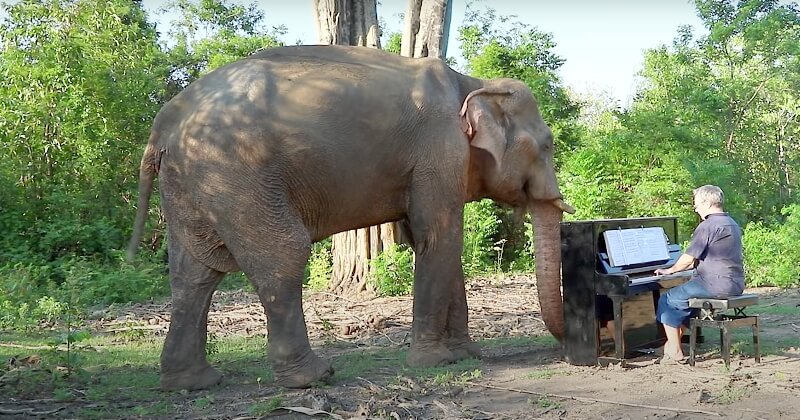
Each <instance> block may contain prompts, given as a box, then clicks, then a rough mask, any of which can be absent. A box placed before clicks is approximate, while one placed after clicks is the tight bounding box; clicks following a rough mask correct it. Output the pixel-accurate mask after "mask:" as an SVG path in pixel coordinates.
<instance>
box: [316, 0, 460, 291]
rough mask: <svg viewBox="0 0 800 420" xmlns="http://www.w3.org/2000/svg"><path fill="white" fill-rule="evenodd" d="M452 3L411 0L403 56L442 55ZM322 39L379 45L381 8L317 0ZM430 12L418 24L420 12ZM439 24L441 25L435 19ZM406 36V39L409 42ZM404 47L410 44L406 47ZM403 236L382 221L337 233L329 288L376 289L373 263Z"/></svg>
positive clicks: (357, 0) (367, 0) (369, 2)
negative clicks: (415, 50) (412, 47)
mask: <svg viewBox="0 0 800 420" xmlns="http://www.w3.org/2000/svg"><path fill="white" fill-rule="evenodd" d="M448 4H449V1H447V0H444V1H442V0H436V1H433V0H425V1H424V2H423V1H421V0H410V1H409V12H408V14H407V17H406V20H407V23H406V28H407V32H406V34H404V36H403V40H404V41H403V42H404V43H406V42H407V43H408V45H415V46H416V47H415V48H416V49H417V50H418V52H417V53H416V54H415V55H412V54H411V52H412V51H413V50H411V49H408V50H409V51H408V52H406V53H405V54H404V55H407V56H409V57H410V56H414V57H426V56H428V54H429V53H432V52H434V53H436V56H440V57H443V56H444V53H445V51H446V43H447V32H445V31H446V29H447V22H448V21H449V9H450V7H449V6H448ZM314 10H315V13H316V20H317V28H318V36H319V41H320V42H321V43H325V44H342V45H360V46H367V47H372V48H380V42H379V36H380V33H379V29H378V18H377V8H376V3H375V1H374V0H315V2H314ZM421 13H427V14H423V15H422V16H429V17H430V19H426V20H424V21H422V24H421V23H420V16H421ZM437 22H438V23H437ZM407 39H408V40H407ZM401 48H406V47H402V46H401ZM398 240H399V229H398V228H397V226H396V224H395V223H384V224H382V225H380V226H371V227H368V228H363V229H356V230H352V231H348V232H342V233H338V234H335V235H333V237H332V249H331V252H332V254H333V269H332V273H331V283H330V289H331V290H332V291H334V292H336V293H344V294H352V293H359V292H363V291H369V292H373V287H372V286H371V285H370V284H369V282H368V279H369V275H370V261H371V260H373V259H375V258H377V257H378V255H380V253H381V252H383V251H384V250H387V249H389V248H390V247H391V246H392V245H394V244H396V243H397V242H398Z"/></svg>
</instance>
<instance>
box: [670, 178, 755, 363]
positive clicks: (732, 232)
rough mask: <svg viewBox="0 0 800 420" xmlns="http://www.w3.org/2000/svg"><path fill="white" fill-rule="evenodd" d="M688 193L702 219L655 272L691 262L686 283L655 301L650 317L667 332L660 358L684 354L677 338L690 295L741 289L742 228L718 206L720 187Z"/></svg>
mask: <svg viewBox="0 0 800 420" xmlns="http://www.w3.org/2000/svg"><path fill="white" fill-rule="evenodd" d="M693 198H694V210H695V212H697V214H699V215H700V219H702V222H700V224H699V225H698V226H697V228H696V229H695V231H694V233H693V234H692V241H691V242H690V243H689V247H688V248H686V251H685V252H684V253H683V254H681V256H680V257H679V258H678V260H677V261H676V262H675V264H674V265H673V266H672V267H669V268H662V269H658V270H656V271H655V273H656V274H672V273H676V272H678V271H684V270H689V269H692V268H695V267H696V271H695V272H694V273H693V274H692V278H691V279H690V280H689V281H688V282H686V283H684V284H682V285H680V286H678V287H675V288H672V289H670V290H669V291H668V292H667V293H665V294H664V295H662V296H661V298H660V299H659V301H658V309H657V311H656V320H657V321H658V322H660V323H661V324H663V325H664V332H665V333H666V336H667V342H666V344H665V345H664V358H663V359H662V362H668V361H682V360H683V358H684V355H683V349H682V348H681V337H682V336H683V332H684V330H685V328H686V323H687V320H688V318H689V316H690V315H691V309H689V299H690V298H710V297H723V296H738V295H741V294H742V292H743V291H744V266H743V256H742V229H741V228H740V227H739V225H738V224H737V223H736V221H734V220H733V219H732V218H731V217H730V216H729V215H728V213H725V211H724V210H723V209H722V205H723V202H724V195H723V193H722V190H721V189H720V188H719V187H717V186H714V185H704V186H702V187H700V188H697V189H696V190H694V191H693Z"/></svg>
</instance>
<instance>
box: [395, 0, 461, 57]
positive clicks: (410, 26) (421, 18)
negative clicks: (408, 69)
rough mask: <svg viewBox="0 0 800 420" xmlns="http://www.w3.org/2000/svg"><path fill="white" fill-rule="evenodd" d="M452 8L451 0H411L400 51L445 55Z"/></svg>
mask: <svg viewBox="0 0 800 420" xmlns="http://www.w3.org/2000/svg"><path fill="white" fill-rule="evenodd" d="M452 8H453V5H452V1H450V0H409V2H408V10H407V11H406V16H405V20H406V22H405V30H404V31H403V38H402V41H401V47H400V54H401V55H404V56H406V57H415V58H419V57H439V58H441V59H445V58H446V57H447V37H448V34H449V33H450V17H451V14H452Z"/></svg>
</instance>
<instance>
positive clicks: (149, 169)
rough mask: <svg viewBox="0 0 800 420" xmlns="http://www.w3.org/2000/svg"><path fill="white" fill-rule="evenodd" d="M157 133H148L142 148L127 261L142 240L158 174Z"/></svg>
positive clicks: (159, 154)
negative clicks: (148, 137)
mask: <svg viewBox="0 0 800 420" xmlns="http://www.w3.org/2000/svg"><path fill="white" fill-rule="evenodd" d="M157 143H158V134H157V133H156V132H155V131H154V132H153V133H152V134H151V135H150V141H149V142H148V143H147V147H146V148H145V149H144V155H143V156H142V162H141V164H140V165H139V201H138V202H137V204H136V220H135V221H134V223H133V235H132V236H131V241H130V243H129V244H128V254H127V260H128V262H129V263H130V262H133V258H134V256H135V255H136V251H137V250H138V249H139V243H140V242H141V241H142V234H143V231H144V223H145V221H146V219H147V213H148V210H149V209H150V194H151V193H152V192H153V179H154V178H155V177H156V175H157V174H158V170H159V166H160V165H161V154H162V153H163V150H162V149H160V148H159V146H158V144H157Z"/></svg>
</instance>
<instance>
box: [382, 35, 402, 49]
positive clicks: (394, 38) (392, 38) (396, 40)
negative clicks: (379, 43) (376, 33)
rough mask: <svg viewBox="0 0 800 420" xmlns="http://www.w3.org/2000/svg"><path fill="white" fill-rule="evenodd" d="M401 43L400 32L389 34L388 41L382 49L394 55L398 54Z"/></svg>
mask: <svg viewBox="0 0 800 420" xmlns="http://www.w3.org/2000/svg"><path fill="white" fill-rule="evenodd" d="M402 41H403V34H401V33H400V32H392V33H391V34H389V41H388V42H387V43H386V45H384V47H383V49H384V50H386V51H389V52H392V53H395V54H400V51H401V50H400V47H401V44H402Z"/></svg>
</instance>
